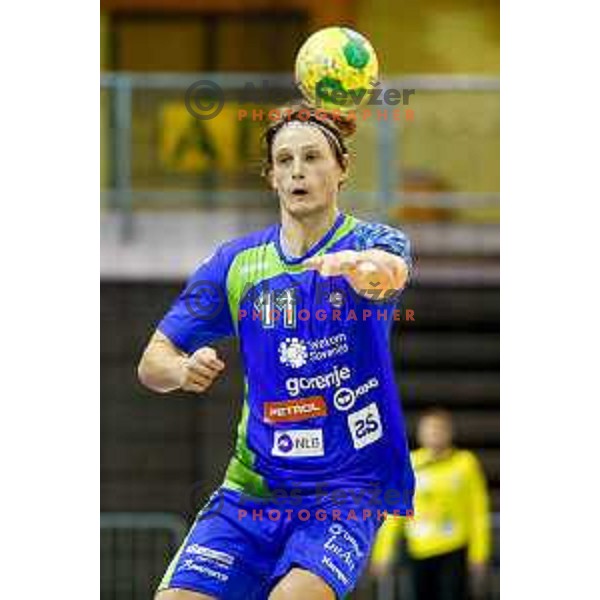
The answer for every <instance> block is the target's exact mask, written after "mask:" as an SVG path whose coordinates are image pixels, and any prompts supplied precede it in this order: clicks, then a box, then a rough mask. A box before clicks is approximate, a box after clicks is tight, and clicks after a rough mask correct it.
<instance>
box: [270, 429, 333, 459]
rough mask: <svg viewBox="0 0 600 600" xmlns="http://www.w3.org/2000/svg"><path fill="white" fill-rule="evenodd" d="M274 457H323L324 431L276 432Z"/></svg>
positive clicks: (297, 430) (272, 452)
mask: <svg viewBox="0 0 600 600" xmlns="http://www.w3.org/2000/svg"><path fill="white" fill-rule="evenodd" d="M271 454H273V456H286V457H287V456H323V455H324V449H323V430H322V429H295V430H288V431H276V432H275V438H274V440H273V450H272V451H271Z"/></svg>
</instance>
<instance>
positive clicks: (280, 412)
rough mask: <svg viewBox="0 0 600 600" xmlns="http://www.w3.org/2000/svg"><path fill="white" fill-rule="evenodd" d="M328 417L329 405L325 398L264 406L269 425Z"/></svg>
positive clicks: (287, 401)
mask: <svg viewBox="0 0 600 600" xmlns="http://www.w3.org/2000/svg"><path fill="white" fill-rule="evenodd" d="M326 416H327V404H325V398H323V396H311V397H310V398H298V399H297V400H285V401H283V402H265V404H264V419H265V421H266V422H267V423H289V422H297V421H305V420H307V419H314V418H315V417H326Z"/></svg>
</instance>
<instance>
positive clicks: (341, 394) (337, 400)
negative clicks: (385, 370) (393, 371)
mask: <svg viewBox="0 0 600 600" xmlns="http://www.w3.org/2000/svg"><path fill="white" fill-rule="evenodd" d="M376 387H379V379H377V377H371V379H369V381H367V382H366V383H363V384H362V385H359V386H358V387H357V388H356V389H355V390H352V389H350V388H347V387H344V388H340V389H339V390H337V391H336V392H335V395H334V396H333V404H334V405H335V407H336V408H337V409H338V410H340V411H342V412H344V411H347V410H350V409H351V408H352V407H353V406H354V403H355V402H356V400H357V399H358V398H360V397H361V396H363V395H364V394H366V393H367V392H368V391H370V390H372V389H374V388H376Z"/></svg>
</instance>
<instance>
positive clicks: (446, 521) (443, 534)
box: [372, 448, 490, 563]
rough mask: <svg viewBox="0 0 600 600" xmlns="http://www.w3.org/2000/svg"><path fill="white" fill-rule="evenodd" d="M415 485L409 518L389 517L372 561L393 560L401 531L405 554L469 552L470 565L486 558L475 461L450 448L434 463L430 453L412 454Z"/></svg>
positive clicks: (482, 489)
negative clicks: (406, 551)
mask: <svg viewBox="0 0 600 600" xmlns="http://www.w3.org/2000/svg"><path fill="white" fill-rule="evenodd" d="M411 460H412V463H413V467H414V470H415V475H416V479H417V486H416V491H415V501H414V508H415V515H414V519H405V518H404V517H388V518H387V519H386V521H385V523H384V524H383V526H382V527H381V529H380V531H379V533H378V535H377V539H376V541H375V546H374V548H373V558H372V560H373V562H374V563H377V562H382V561H383V562H389V561H391V560H392V559H393V557H394V555H395V552H396V549H397V547H398V542H399V539H400V536H401V535H402V533H404V535H405V536H406V541H407V547H408V553H409V554H410V556H411V557H413V558H416V559H422V558H429V557H432V556H437V555H439V554H445V553H447V552H452V551H453V550H457V549H459V548H465V547H466V548H468V557H469V561H470V562H475V563H480V562H485V561H486V560H487V559H488V557H489V554H490V515H489V499H488V493H487V488H486V483H485V478H484V475H483V472H482V470H481V467H480V466H479V461H478V460H477V458H476V457H475V455H474V454H473V453H472V452H469V451H468V450H455V449H452V450H450V451H449V453H448V454H447V455H445V456H444V457H441V458H438V459H435V460H433V459H432V456H431V451H429V450H427V449H425V448H421V449H419V450H415V451H414V452H412V453H411Z"/></svg>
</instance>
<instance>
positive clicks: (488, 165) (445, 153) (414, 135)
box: [356, 0, 500, 192]
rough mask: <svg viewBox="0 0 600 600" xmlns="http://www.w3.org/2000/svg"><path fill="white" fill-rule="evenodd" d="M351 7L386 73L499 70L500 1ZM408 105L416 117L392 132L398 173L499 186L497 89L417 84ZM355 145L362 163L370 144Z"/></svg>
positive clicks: (476, 188) (463, 187)
mask: <svg viewBox="0 0 600 600" xmlns="http://www.w3.org/2000/svg"><path fill="white" fill-rule="evenodd" d="M356 8H357V29H359V30H360V31H362V32H363V33H365V34H366V35H367V36H368V37H369V38H370V40H371V42H372V43H373V45H374V47H375V49H376V50H377V53H378V55H379V60H380V64H381V74H382V76H383V78H384V79H385V78H389V77H390V76H398V75H399V76H403V75H434V74H435V75H451V74H461V75H462V74H471V75H486V76H499V74H500V14H499V2H498V0H357V7H356ZM410 106H411V108H413V109H414V111H415V122H414V123H405V124H403V132H404V133H403V136H402V140H400V136H399V138H398V143H399V148H401V151H402V156H401V164H398V166H397V168H398V171H399V174H400V176H401V177H402V179H403V180H405V181H406V180H408V179H410V178H411V177H412V176H414V175H415V174H417V173H418V174H419V176H423V175H424V176H425V178H430V179H431V181H432V182H433V181H437V185H441V186H442V187H443V188H445V189H448V190H451V191H459V192H498V191H499V189H500V156H499V146H500V115H499V110H500V106H499V94H498V93H497V92H471V93H468V92H448V93H431V92H426V91H424V90H423V91H421V92H420V91H419V89H417V90H416V94H415V95H414V96H412V97H411V99H410ZM357 142H358V140H357ZM361 146H362V151H361ZM357 150H358V154H359V165H360V161H362V160H363V158H364V155H369V154H370V152H371V151H370V149H369V148H368V145H367V147H366V148H365V146H364V145H359V146H358V148H357ZM374 166H375V165H369V166H368V168H369V169H370V170H371V171H372V170H373V168H374ZM365 168H367V167H365ZM358 170H359V171H360V170H363V171H364V170H365V169H363V168H362V167H361V168H360V169H358ZM363 177H364V173H361V177H360V178H359V179H362V178H363ZM432 185H433V184H432Z"/></svg>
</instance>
